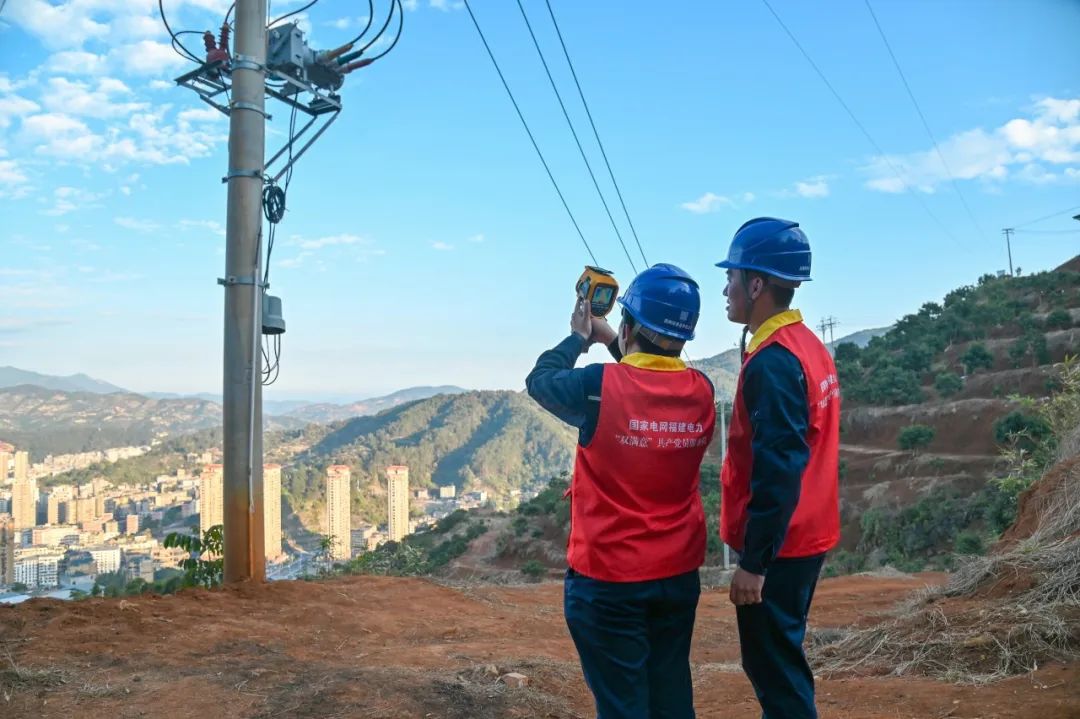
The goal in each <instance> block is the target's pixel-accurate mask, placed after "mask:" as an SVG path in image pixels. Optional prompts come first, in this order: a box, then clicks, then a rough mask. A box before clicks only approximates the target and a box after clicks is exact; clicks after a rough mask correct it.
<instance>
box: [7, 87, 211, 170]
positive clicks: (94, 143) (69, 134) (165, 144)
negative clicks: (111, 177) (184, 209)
mask: <svg viewBox="0 0 1080 719" xmlns="http://www.w3.org/2000/svg"><path fill="white" fill-rule="evenodd" d="M63 82H68V81H66V80H63ZM103 82H105V81H103ZM108 87H110V88H111V89H114V90H115V89H117V86H116V85H108ZM75 97H76V98H77V99H78V100H79V102H77V103H75V104H74V105H73V107H72V109H74V110H77V111H80V112H86V113H90V114H91V115H94V114H98V115H100V114H103V113H105V114H107V113H108V112H110V111H109V110H108V109H105V110H101V109H100V108H97V107H96V106H95V105H94V104H93V103H92V102H91V101H90V99H93V97H95V96H94V95H93V93H91V95H90V99H88V98H87V96H86V94H85V93H83V94H82V95H76V96H75ZM118 105H121V106H123V109H124V110H125V111H127V112H130V113H131V114H130V116H129V117H127V119H126V121H125V122H122V123H119V124H116V123H114V124H109V125H107V126H105V127H104V128H102V129H101V130H100V131H95V130H94V129H91V127H90V126H89V125H88V124H87V123H86V122H84V121H83V120H82V119H79V118H76V117H72V116H71V115H69V114H67V113H64V112H52V113H43V114H39V115H31V116H30V117H27V118H26V119H25V120H24V121H23V123H22V131H21V133H20V137H19V139H20V141H21V142H22V143H23V144H24V145H25V146H27V147H28V148H31V149H32V151H33V152H35V153H36V154H38V155H43V156H46V157H54V158H57V159H61V160H66V161H69V162H73V163H77V164H83V165H90V164H94V165H98V166H101V167H104V168H105V169H107V170H111V169H115V168H116V165H117V164H123V163H129V162H143V163H149V164H157V165H163V164H187V163H189V162H190V161H191V160H192V159H194V158H199V157H205V156H207V155H209V154H210V153H211V152H213V150H214V148H215V147H216V146H218V145H220V144H222V143H224V142H225V141H226V140H227V139H228V138H227V132H226V130H227V128H225V127H224V123H220V122H219V123H211V122H209V121H210V120H211V118H218V119H220V118H219V117H218V115H217V114H216V113H215V112H214V111H213V110H209V109H201V108H200V109H198V110H185V111H182V112H180V113H179V114H178V115H177V116H176V118H175V121H174V122H170V121H169V120H168V118H167V115H168V113H170V112H171V110H172V108H171V106H169V105H162V106H157V107H155V108H154V109H153V110H152V111H149V110H146V111H135V112H132V111H133V110H145V108H144V107H143V106H142V105H141V104H135V103H118ZM114 119H118V118H114ZM102 163H104V164H102Z"/></svg>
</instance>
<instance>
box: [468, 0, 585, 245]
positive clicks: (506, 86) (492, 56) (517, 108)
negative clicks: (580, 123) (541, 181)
mask: <svg viewBox="0 0 1080 719" xmlns="http://www.w3.org/2000/svg"><path fill="white" fill-rule="evenodd" d="M464 2H465V9H466V10H468V11H469V17H470V18H471V19H472V23H473V27H475V28H476V32H477V34H478V35H479V36H480V41H481V42H482V43H483V44H484V49H485V50H487V54H488V57H489V58H490V59H491V64H492V65H494V67H495V72H497V73H498V74H499V80H501V81H502V86H503V89H505V90H506V94H507V95H508V96H509V97H510V102H511V104H513V106H514V110H515V111H516V112H517V116H518V119H519V120H521V126H522V127H524V128H525V134H527V135H528V136H529V141H530V142H531V143H532V146H533V149H534V150H536V156H537V157H539V158H540V164H542V165H543V166H544V171H545V172H546V173H547V176H548V179H549V180H551V185H552V187H554V188H555V193H556V194H557V195H558V196H559V200H560V201H561V202H562V206H563V209H565V210H566V214H567V215H568V216H569V217H570V222H571V223H572V224H573V225H574V229H575V230H577V234H578V237H580V238H581V243H582V244H583V245H585V251H586V252H588V253H589V257H590V258H591V259H592V261H593V264H594V265H598V264H600V263H599V262H598V261H597V259H596V255H595V254H593V251H592V248H591V247H589V242H588V240H586V239H585V235H584V234H583V233H582V231H581V226H580V225H578V222H577V219H576V218H575V217H574V213H573V211H572V210H571V209H570V205H569V204H567V202H566V197H565V196H564V195H563V193H562V190H561V189H559V183H558V182H557V181H556V180H555V175H553V174H552V172H551V168H550V167H549V166H548V163H547V160H545V159H544V153H543V152H541V151H540V145H538V144H537V142H536V138H535V137H534V136H533V133H532V130H530V129H529V123H528V122H526V121H525V115H523V114H522V112H521V107H520V106H519V105H518V102H517V100H516V99H515V98H514V93H513V92H512V91H511V90H510V85H509V84H507V82H506V76H505V75H503V71H502V69H501V68H500V67H499V63H498V61H497V60H496V59H495V54H494V53H493V52H492V51H491V46H490V45H488V41H487V38H486V37H484V31H483V30H481V29H480V23H479V22H477V20H476V15H475V14H473V10H472V6H471V5H470V4H469V0H464Z"/></svg>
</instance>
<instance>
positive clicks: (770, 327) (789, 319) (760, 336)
mask: <svg viewBox="0 0 1080 719" xmlns="http://www.w3.org/2000/svg"><path fill="white" fill-rule="evenodd" d="M802 321H803V317H802V312H799V311H798V310H785V311H784V312H781V313H780V314H777V315H773V316H772V317H770V318H769V319H767V320H765V322H764V324H762V325H761V327H758V329H757V332H755V333H754V336H753V337H751V338H750V343H749V344H748V345H746V353H747V354H750V353H752V352H753V351H754V350H756V349H757V348H758V347H760V346H761V343H762V342H764V341H765V340H767V339H769V337H771V336H772V333H773V332H776V330H778V329H780V328H781V327H787V326H788V325H793V324H797V323H799V322H802Z"/></svg>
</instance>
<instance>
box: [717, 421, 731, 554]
mask: <svg viewBox="0 0 1080 719" xmlns="http://www.w3.org/2000/svg"><path fill="white" fill-rule="evenodd" d="M719 415H720V466H721V467H723V465H724V462H725V461H726V460H727V408H726V403H725V402H724V400H720V412H719ZM722 471H723V469H721V472H722ZM723 545H724V569H730V568H731V547H729V546H728V545H727V542H723Z"/></svg>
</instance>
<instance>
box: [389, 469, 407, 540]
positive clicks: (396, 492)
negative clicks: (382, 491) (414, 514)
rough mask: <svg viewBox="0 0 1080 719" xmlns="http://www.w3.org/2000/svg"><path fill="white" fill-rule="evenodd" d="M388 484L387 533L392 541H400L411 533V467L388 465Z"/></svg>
mask: <svg viewBox="0 0 1080 719" xmlns="http://www.w3.org/2000/svg"><path fill="white" fill-rule="evenodd" d="M386 485H387V486H386V490H387V491H386V503H387V513H388V515H389V518H388V520H387V523H386V533H387V535H388V537H389V539H390V541H391V542H400V541H401V540H402V539H403V538H404V537H405V535H406V534H408V533H409V468H408V467H405V466H403V465H400V464H396V465H394V466H392V467H387V468H386Z"/></svg>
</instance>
